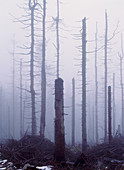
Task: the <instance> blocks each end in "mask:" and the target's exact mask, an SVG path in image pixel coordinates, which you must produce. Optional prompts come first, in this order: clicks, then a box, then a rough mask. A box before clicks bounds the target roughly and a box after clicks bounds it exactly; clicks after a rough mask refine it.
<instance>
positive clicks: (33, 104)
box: [29, 0, 37, 135]
mask: <svg viewBox="0 0 124 170" xmlns="http://www.w3.org/2000/svg"><path fill="white" fill-rule="evenodd" d="M29 9H30V10H31V59H30V81H31V84H30V91H31V111H32V135H36V131H37V130H36V113H35V90H34V9H35V2H34V5H32V6H31V0H29Z"/></svg>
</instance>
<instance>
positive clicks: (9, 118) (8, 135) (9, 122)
mask: <svg viewBox="0 0 124 170" xmlns="http://www.w3.org/2000/svg"><path fill="white" fill-rule="evenodd" d="M8 139H10V107H9V106H8Z"/></svg>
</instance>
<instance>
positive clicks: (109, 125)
mask: <svg viewBox="0 0 124 170" xmlns="http://www.w3.org/2000/svg"><path fill="white" fill-rule="evenodd" d="M108 135H109V143H111V140H112V130H111V86H108Z"/></svg>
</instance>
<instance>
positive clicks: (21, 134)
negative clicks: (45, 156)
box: [20, 59, 23, 138]
mask: <svg viewBox="0 0 124 170" xmlns="http://www.w3.org/2000/svg"><path fill="white" fill-rule="evenodd" d="M22 121H23V113H22V59H21V60H20V138H22V136H23V123H22Z"/></svg>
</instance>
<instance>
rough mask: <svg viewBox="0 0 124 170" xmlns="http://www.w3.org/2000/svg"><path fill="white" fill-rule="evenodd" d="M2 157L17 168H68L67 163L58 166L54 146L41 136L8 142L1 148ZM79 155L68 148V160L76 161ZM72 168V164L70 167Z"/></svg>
mask: <svg viewBox="0 0 124 170" xmlns="http://www.w3.org/2000/svg"><path fill="white" fill-rule="evenodd" d="M1 156H2V158H3V159H7V160H8V161H9V162H13V164H14V165H15V166H16V167H18V168H19V167H23V166H24V165H25V164H27V163H29V164H31V165H34V166H40V165H42V166H43V165H54V167H58V166H60V167H63V166H65V167H66V166H67V165H65V163H61V165H60V164H58V163H56V162H55V160H54V144H53V143H52V142H51V141H49V140H48V139H44V140H43V139H42V138H41V137H40V136H25V137H23V138H22V139H21V140H19V141H16V140H8V141H7V142H6V143H5V144H4V145H2V147H1ZM76 158H77V155H76V154H75V153H73V152H72V151H70V150H69V148H66V160H68V161H69V162H70V161H74V160H76ZM68 166H72V164H70V165H68Z"/></svg>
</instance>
